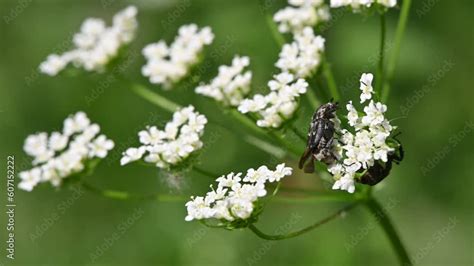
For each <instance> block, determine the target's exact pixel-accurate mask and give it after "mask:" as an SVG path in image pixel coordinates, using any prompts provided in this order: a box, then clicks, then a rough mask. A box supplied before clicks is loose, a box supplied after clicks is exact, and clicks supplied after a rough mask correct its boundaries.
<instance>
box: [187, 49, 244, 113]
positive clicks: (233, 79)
mask: <svg viewBox="0 0 474 266" xmlns="http://www.w3.org/2000/svg"><path fill="white" fill-rule="evenodd" d="M249 64H250V60H249V58H248V57H247V56H235V57H234V59H233V60H232V65H231V66H220V67H219V73H218V75H217V77H215V78H214V79H213V80H212V81H211V83H210V84H206V85H204V84H202V85H200V86H198V87H197V88H196V90H195V91H196V93H198V94H202V95H205V96H207V97H211V98H213V99H215V100H216V101H218V102H221V103H223V104H225V105H230V106H238V105H239V104H240V102H241V101H242V99H243V98H244V97H245V96H246V95H247V94H248V93H249V91H250V82H251V80H252V72H251V71H248V70H247V71H245V68H246V67H248V66H249Z"/></svg>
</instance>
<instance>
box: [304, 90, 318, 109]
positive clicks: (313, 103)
mask: <svg viewBox="0 0 474 266" xmlns="http://www.w3.org/2000/svg"><path fill="white" fill-rule="evenodd" d="M306 95H307V96H308V101H309V104H310V105H311V107H312V108H313V109H316V108H318V106H320V105H321V102H320V101H319V100H318V98H317V97H316V94H315V93H314V91H313V90H312V89H311V88H308V90H307V92H306Z"/></svg>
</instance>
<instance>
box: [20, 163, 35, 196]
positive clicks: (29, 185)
mask: <svg viewBox="0 0 474 266" xmlns="http://www.w3.org/2000/svg"><path fill="white" fill-rule="evenodd" d="M19 176H20V179H21V182H20V183H19V184H18V187H19V188H20V189H22V190H25V191H32V190H33V188H34V187H35V186H36V185H37V184H38V183H39V182H40V181H41V169H40V168H33V169H31V170H28V171H23V172H20V174H19Z"/></svg>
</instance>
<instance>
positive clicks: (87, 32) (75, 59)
mask: <svg viewBox="0 0 474 266" xmlns="http://www.w3.org/2000/svg"><path fill="white" fill-rule="evenodd" d="M136 15H137V8H136V7H134V6H129V7H127V8H125V9H124V10H122V11H120V12H119V13H117V14H115V16H114V18H113V24H112V26H110V27H106V25H105V22H104V21H103V20H102V19H98V18H88V19H86V20H85V21H84V22H83V23H82V26H81V31H80V32H79V33H76V34H75V35H74V39H73V43H74V45H75V47H74V49H73V50H70V51H67V52H65V53H63V54H61V55H58V54H51V55H49V56H48V58H47V59H46V61H44V62H42V63H41V64H40V66H39V69H40V71H41V72H42V73H44V74H47V75H50V76H55V75H57V74H58V73H59V72H60V71H61V70H63V69H64V68H65V67H66V66H67V65H68V64H69V63H72V64H73V65H74V66H75V67H80V68H83V69H85V70H86V71H98V72H99V71H102V70H103V69H104V68H105V66H106V65H107V64H108V63H109V62H110V61H111V59H113V58H114V57H116V56H117V54H118V52H119V50H120V48H121V47H122V46H124V45H125V44H128V43H130V42H131V41H132V40H133V38H134V36H135V31H136V29H137V27H138V23H137V20H136Z"/></svg>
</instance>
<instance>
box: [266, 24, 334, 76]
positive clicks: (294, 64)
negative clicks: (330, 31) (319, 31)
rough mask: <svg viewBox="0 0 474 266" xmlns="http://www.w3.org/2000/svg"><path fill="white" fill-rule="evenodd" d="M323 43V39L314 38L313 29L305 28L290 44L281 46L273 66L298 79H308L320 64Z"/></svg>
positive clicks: (319, 37)
mask: <svg viewBox="0 0 474 266" xmlns="http://www.w3.org/2000/svg"><path fill="white" fill-rule="evenodd" d="M324 42H325V39H324V38H323V37H321V36H319V35H318V36H315V35H314V32H313V29H312V28H310V27H306V28H304V29H303V30H302V31H301V32H300V33H297V34H295V40H294V41H293V42H292V43H287V44H285V45H283V48H282V50H281V52H280V55H279V59H278V61H277V62H276V64H275V65H276V67H278V68H279V69H281V70H282V71H283V72H290V73H292V74H294V75H296V76H297V77H299V78H306V77H309V76H310V75H311V74H312V73H313V72H314V71H315V70H316V68H317V67H318V66H319V64H320V62H321V54H322V53H323V52H324Z"/></svg>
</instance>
